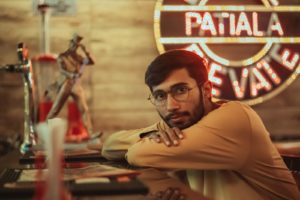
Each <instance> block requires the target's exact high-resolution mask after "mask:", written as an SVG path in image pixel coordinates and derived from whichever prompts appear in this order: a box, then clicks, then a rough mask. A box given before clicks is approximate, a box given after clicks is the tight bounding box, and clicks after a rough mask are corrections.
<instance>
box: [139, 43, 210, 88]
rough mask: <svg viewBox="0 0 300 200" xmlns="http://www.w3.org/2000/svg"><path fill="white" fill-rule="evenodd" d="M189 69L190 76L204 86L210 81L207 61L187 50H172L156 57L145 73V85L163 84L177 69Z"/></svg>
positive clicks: (150, 86)
mask: <svg viewBox="0 0 300 200" xmlns="http://www.w3.org/2000/svg"><path fill="white" fill-rule="evenodd" d="M182 68H185V69H187V71H188V73H189V75H190V76H191V77H192V78H193V79H195V80H196V82H197V84H198V85H202V84H203V83H204V82H206V81H207V80H208V69H207V63H206V60H204V59H203V58H201V57H200V56H198V55H197V54H195V53H193V52H190V51H186V50H179V49H177V50H170V51H167V52H165V53H163V54H161V55H159V56H158V57H156V58H155V59H154V60H153V61H152V62H151V63H150V65H149V66H148V69H147V71H146V73H145V83H146V84H147V85H148V87H149V88H150V90H151V91H152V87H153V86H156V85H159V84H160V83H162V82H163V81H164V80H165V79H166V78H167V77H168V76H169V74H170V73H171V72H172V71H174V70H177V69H182Z"/></svg>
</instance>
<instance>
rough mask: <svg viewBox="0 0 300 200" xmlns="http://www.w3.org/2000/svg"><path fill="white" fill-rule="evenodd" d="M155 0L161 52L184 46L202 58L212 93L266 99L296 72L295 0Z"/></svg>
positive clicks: (299, 34) (298, 8)
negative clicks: (281, 1)
mask: <svg viewBox="0 0 300 200" xmlns="http://www.w3.org/2000/svg"><path fill="white" fill-rule="evenodd" d="M283 2H284V3H285V5H280V3H279V1H278V0H261V2H260V3H259V4H258V1H257V0H244V1H238V0H227V1H221V0H210V1H209V0H158V1H157V3H156V7H155V13H154V32H155V39H156V44H157V47H158V50H159V52H160V53H162V52H164V51H166V50H170V49H179V48H180V49H186V50H190V51H193V52H195V53H197V54H198V55H200V56H201V57H204V58H205V59H207V61H208V64H209V79H210V81H211V82H212V84H213V91H212V93H213V96H214V98H215V99H228V100H240V101H244V102H245V103H248V104H250V105H253V104H258V103H261V102H263V101H264V100H267V99H270V98H272V97H273V96H275V95H276V94H278V93H279V92H281V91H282V90H284V89H285V88H286V87H287V86H288V85H289V84H290V83H291V82H292V81H293V80H295V79H296V77H297V75H298V74H299V73H300V26H299V21H300V2H299V5H292V3H293V2H294V1H293V0H285V1H283Z"/></svg>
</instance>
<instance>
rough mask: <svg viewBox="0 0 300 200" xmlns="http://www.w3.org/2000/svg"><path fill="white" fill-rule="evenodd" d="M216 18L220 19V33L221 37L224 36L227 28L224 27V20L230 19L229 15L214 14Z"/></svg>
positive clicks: (223, 13) (224, 13)
mask: <svg viewBox="0 0 300 200" xmlns="http://www.w3.org/2000/svg"><path fill="white" fill-rule="evenodd" d="M214 17H216V18H217V19H218V32H219V35H224V33H225V27H224V18H228V17H229V13H226V12H222V13H214Z"/></svg>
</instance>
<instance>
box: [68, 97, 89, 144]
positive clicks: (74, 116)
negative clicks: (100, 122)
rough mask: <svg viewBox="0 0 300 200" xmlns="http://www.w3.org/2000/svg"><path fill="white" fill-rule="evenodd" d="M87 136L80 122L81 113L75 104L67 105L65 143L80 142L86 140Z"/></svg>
mask: <svg viewBox="0 0 300 200" xmlns="http://www.w3.org/2000/svg"><path fill="white" fill-rule="evenodd" d="M88 137H89V134H88V132H87V130H86V128H85V127H84V125H83V122H82V120H81V113H80V111H79V109H78V107H77V105H76V103H75V102H73V101H72V102H69V103H68V132H67V135H66V139H67V141H74V140H75V141H81V140H84V139H87V138H88Z"/></svg>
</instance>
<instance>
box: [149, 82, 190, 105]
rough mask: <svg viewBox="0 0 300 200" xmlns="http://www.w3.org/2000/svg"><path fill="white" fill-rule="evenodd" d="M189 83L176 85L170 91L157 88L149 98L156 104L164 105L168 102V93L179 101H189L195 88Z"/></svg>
mask: <svg viewBox="0 0 300 200" xmlns="http://www.w3.org/2000/svg"><path fill="white" fill-rule="evenodd" d="M194 88H195V87H193V88H191V87H188V86H187V85H175V86H173V87H171V89H170V90H169V91H163V90H157V91H155V92H153V93H152V94H150V95H149V97H148V100H150V102H151V103H152V104H153V105H155V106H163V105H165V104H166V102H167V98H168V94H170V95H171V96H172V98H173V99H175V100H176V101H178V102H184V101H187V99H188V98H189V92H190V91H191V90H192V89H194Z"/></svg>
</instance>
